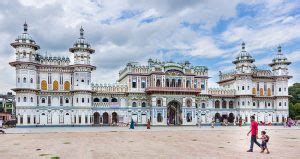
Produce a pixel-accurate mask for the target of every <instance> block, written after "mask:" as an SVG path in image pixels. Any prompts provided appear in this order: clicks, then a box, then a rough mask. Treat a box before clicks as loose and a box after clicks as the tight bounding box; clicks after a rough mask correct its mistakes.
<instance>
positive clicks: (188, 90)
mask: <svg viewBox="0 0 300 159" xmlns="http://www.w3.org/2000/svg"><path fill="white" fill-rule="evenodd" d="M155 92H181V93H193V94H198V93H201V90H200V89H199V88H183V87H147V88H146V93H155Z"/></svg>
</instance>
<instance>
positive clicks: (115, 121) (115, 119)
mask: <svg viewBox="0 0 300 159" xmlns="http://www.w3.org/2000/svg"><path fill="white" fill-rule="evenodd" d="M118 121H119V120H118V114H117V113H116V112H113V113H112V123H113V124H117V123H118Z"/></svg>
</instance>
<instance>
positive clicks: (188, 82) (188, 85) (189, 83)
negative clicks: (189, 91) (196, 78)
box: [186, 80, 191, 88]
mask: <svg viewBox="0 0 300 159" xmlns="http://www.w3.org/2000/svg"><path fill="white" fill-rule="evenodd" d="M190 87H191V81H190V80H186V88H190Z"/></svg>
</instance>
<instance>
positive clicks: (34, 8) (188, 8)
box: [0, 0, 300, 93]
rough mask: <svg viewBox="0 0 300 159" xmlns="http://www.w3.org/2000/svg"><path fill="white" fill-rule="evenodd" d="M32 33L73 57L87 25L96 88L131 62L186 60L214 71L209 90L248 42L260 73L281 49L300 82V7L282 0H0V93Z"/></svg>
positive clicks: (44, 46) (54, 51) (44, 47)
mask: <svg viewBox="0 0 300 159" xmlns="http://www.w3.org/2000/svg"><path fill="white" fill-rule="evenodd" d="M25 19H26V21H27V23H28V24H29V33H30V35H31V36H32V37H33V39H34V40H35V41H36V42H37V43H38V44H39V45H40V47H41V50H40V51H39V52H40V54H45V52H47V54H48V55H53V56H69V55H70V53H69V52H68V48H69V47H71V46H72V44H73V43H74V41H75V40H76V39H77V38H78V36H79V28H80V26H83V27H84V29H85V34H86V38H87V39H88V41H89V42H90V43H91V44H92V47H93V48H94V49H95V50H96V53H95V54H94V55H93V56H92V62H93V64H94V65H96V66H97V70H96V71H95V72H94V73H93V80H94V82H95V83H114V82H115V81H116V80H117V77H118V71H119V70H120V69H121V68H122V67H124V66H125V65H126V63H127V62H129V61H139V62H141V63H142V64H146V61H147V60H148V59H149V58H156V59H160V60H168V61H169V60H172V61H178V62H183V61H185V60H189V61H190V62H191V63H192V64H193V65H204V66H207V67H208V68H209V75H210V76H211V77H212V78H211V79H210V83H209V84H210V86H211V87H216V86H217V85H216V84H215V82H216V81H217V80H218V79H217V75H218V71H219V70H222V71H230V70H232V69H234V65H233V64H232V61H233V59H234V58H235V56H236V54H238V53H239V51H240V44H241V43H242V42H243V41H244V42H245V43H246V50H247V51H248V52H250V54H251V55H252V56H253V57H254V58H255V59H256V61H255V64H256V66H258V67H259V68H264V69H270V68H269V67H268V64H269V63H270V62H271V60H272V58H273V57H274V56H275V54H276V52H277V46H278V45H281V46H282V49H283V53H284V54H285V55H286V56H287V57H288V59H289V60H290V61H291V62H292V65H290V67H289V71H290V74H291V75H293V76H294V78H293V79H291V81H290V84H292V83H294V82H299V81H300V74H299V71H300V70H299V67H300V45H297V44H299V42H300V29H299V28H300V3H299V1H296V0H294V1H281V0H268V1H264V0H257V1H256V0H251V1H239V0H232V1H228V0H215V1H214V0H209V1H208V0H164V1H162V0H152V1H147V0H140V1H134V0H122V1H120V0H101V1H97V0H83V1H80V2H78V3H74V1H71V0H66V1H64V3H61V1H59V0H51V1H50V0H49V1H47V0H45V1H35V0H19V1H10V0H2V1H0V24H1V25H0V35H1V38H0V46H1V47H0V56H1V59H0V62H1V63H2V64H3V65H1V66H0V74H1V75H0V81H1V82H0V88H1V90H0V93H4V92H6V91H9V90H10V89H11V88H13V87H14V86H15V73H14V69H13V68H11V67H10V66H9V65H8V61H12V60H13V59H14V50H13V49H12V48H11V47H10V45H9V44H10V43H11V42H12V41H13V40H14V39H15V38H16V37H17V36H18V35H19V34H21V33H22V25H23V23H24V20H25Z"/></svg>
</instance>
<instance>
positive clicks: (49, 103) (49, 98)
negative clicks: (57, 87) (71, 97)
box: [48, 96, 51, 106]
mask: <svg viewBox="0 0 300 159" xmlns="http://www.w3.org/2000/svg"><path fill="white" fill-rule="evenodd" d="M50 105H51V96H48V106H50Z"/></svg>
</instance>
